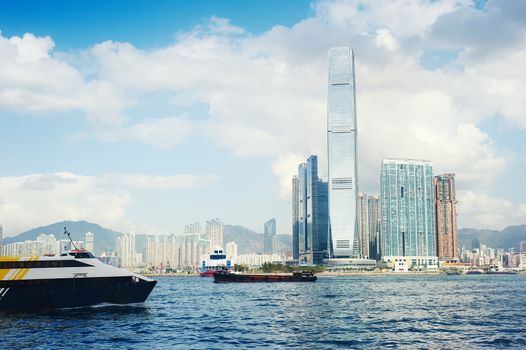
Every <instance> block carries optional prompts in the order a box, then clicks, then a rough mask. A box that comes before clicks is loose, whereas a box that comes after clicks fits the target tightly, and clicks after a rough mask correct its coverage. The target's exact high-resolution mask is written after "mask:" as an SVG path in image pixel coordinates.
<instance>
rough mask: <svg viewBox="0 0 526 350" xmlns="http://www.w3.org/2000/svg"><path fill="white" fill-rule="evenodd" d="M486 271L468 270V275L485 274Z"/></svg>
mask: <svg viewBox="0 0 526 350" xmlns="http://www.w3.org/2000/svg"><path fill="white" fill-rule="evenodd" d="M484 273H485V272H484V270H480V269H476V270H468V271H466V275H483V274H484Z"/></svg>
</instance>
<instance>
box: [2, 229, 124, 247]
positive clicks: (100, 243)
mask: <svg viewBox="0 0 526 350" xmlns="http://www.w3.org/2000/svg"><path fill="white" fill-rule="evenodd" d="M64 227H66V228H67V229H68V231H69V232H70V233H71V238H72V239H73V240H74V241H85V239H86V237H85V235H86V232H88V231H89V232H91V233H93V234H94V235H95V237H94V242H93V243H94V250H95V254H100V253H101V252H103V251H112V250H114V249H115V240H116V239H117V237H120V236H122V235H123V234H122V233H121V232H117V231H113V230H110V229H107V228H104V227H102V226H100V225H97V224H93V223H90V222H87V221H62V222H57V223H54V224H51V225H47V226H40V227H37V228H34V229H31V230H29V231H26V232H23V233H21V234H19V235H18V236H14V237H5V238H4V239H3V243H4V244H9V243H12V242H23V241H27V240H30V241H34V240H36V239H37V237H38V236H39V235H41V234H46V235H49V234H52V235H54V236H55V238H56V239H57V240H60V239H67V237H66V236H65V235H64Z"/></svg>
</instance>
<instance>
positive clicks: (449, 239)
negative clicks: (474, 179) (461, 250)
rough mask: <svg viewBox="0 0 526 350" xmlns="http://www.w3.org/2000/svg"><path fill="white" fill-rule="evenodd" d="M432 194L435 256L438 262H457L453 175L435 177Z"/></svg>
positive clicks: (455, 203) (455, 204) (455, 202)
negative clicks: (433, 199)
mask: <svg viewBox="0 0 526 350" xmlns="http://www.w3.org/2000/svg"><path fill="white" fill-rule="evenodd" d="M434 192H435V231H436V243H437V244H436V247H437V256H438V258H439V259H440V261H457V260H458V231H457V209H456V206H457V201H456V194H455V174H443V175H438V176H435V178H434Z"/></svg>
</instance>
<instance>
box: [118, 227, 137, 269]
mask: <svg viewBox="0 0 526 350" xmlns="http://www.w3.org/2000/svg"><path fill="white" fill-rule="evenodd" d="M115 247H116V255H117V257H118V258H119V264H120V266H121V267H125V268H134V267H136V265H137V251H136V247H135V232H133V231H131V232H130V234H124V235H123V236H121V237H119V238H117V240H116V241H115Z"/></svg>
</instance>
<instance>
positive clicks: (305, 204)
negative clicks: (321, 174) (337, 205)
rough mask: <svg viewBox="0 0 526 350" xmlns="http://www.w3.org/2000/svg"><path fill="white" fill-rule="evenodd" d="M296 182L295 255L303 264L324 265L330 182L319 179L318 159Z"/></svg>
mask: <svg viewBox="0 0 526 350" xmlns="http://www.w3.org/2000/svg"><path fill="white" fill-rule="evenodd" d="M293 181H295V182H296V185H295V186H294V189H295V190H296V191H295V193H293V201H292V206H293V222H292V229H293V246H294V249H297V251H294V253H293V256H294V257H296V256H297V257H298V259H299V262H300V263H306V264H320V265H321V264H323V259H324V257H325V256H326V255H327V254H328V198H327V183H326V182H323V181H322V180H321V179H320V178H318V158H317V157H316V156H314V155H313V156H310V157H309V158H308V159H307V161H306V162H305V163H302V164H300V165H299V166H298V175H297V177H296V180H293ZM293 184H294V183H293ZM296 240H297V242H298V243H297V246H296Z"/></svg>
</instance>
